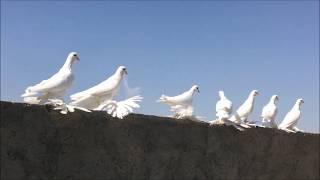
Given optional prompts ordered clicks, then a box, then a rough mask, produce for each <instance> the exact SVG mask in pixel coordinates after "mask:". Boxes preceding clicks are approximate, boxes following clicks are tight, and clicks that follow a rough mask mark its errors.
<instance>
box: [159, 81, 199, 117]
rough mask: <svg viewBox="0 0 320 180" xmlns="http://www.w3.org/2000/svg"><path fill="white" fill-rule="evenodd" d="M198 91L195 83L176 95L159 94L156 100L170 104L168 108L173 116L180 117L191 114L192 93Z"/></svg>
mask: <svg viewBox="0 0 320 180" xmlns="http://www.w3.org/2000/svg"><path fill="white" fill-rule="evenodd" d="M195 92H199V87H198V86H197V85H194V86H192V87H191V88H190V89H189V90H188V91H186V92H184V93H182V94H180V95H177V96H173V97H170V96H166V95H161V97H160V98H159V100H158V102H162V103H165V104H167V105H169V106H170V110H171V111H172V112H173V113H174V115H173V117H175V118H178V119H181V118H186V117H191V116H193V107H192V102H193V95H194V94H195Z"/></svg>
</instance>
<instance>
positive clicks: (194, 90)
mask: <svg viewBox="0 0 320 180" xmlns="http://www.w3.org/2000/svg"><path fill="white" fill-rule="evenodd" d="M191 90H192V92H193V93H195V92H198V93H200V90H199V86H197V85H193V86H192V88H191Z"/></svg>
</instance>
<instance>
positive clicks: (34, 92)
mask: <svg viewBox="0 0 320 180" xmlns="http://www.w3.org/2000/svg"><path fill="white" fill-rule="evenodd" d="M75 60H79V57H78V55H77V53H75V52H71V53H69V55H68V57H67V59H66V61H65V63H64V65H63V66H62V67H61V69H60V70H59V71H58V72H57V73H56V74H54V75H53V76H52V77H50V78H49V79H47V80H43V81H41V82H40V83H39V84H36V85H34V86H30V87H28V88H27V89H26V90H25V93H24V94H22V95H21V97H23V98H24V101H25V102H27V103H31V104H43V103H46V102H49V101H48V99H63V96H64V94H65V92H66V91H67V90H68V89H69V88H70V87H71V86H72V83H73V81H74V75H73V73H72V65H73V63H74V62H75Z"/></svg>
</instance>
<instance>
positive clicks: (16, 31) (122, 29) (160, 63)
mask: <svg viewBox="0 0 320 180" xmlns="http://www.w3.org/2000/svg"><path fill="white" fill-rule="evenodd" d="M70 51H76V52H78V53H79V56H80V58H81V61H80V62H79V63H77V64H76V65H75V66H74V71H75V75H76V81H75V84H74V87H73V88H72V89H71V90H70V91H69V92H68V94H67V95H70V94H71V93H74V92H77V91H80V90H84V89H86V88H88V87H90V86H92V85H95V84H97V83H99V82H101V81H102V80H105V79H106V78H107V77H108V76H109V75H110V74H111V73H113V72H114V70H115V69H116V67H117V66H119V65H125V66H127V68H128V71H129V76H128V78H127V79H128V82H129V85H130V86H131V87H140V88H141V95H142V96H143V97H144V98H145V99H144V101H143V102H142V104H141V105H142V107H141V109H140V110H139V111H138V112H139V113H145V114H154V115H168V114H169V108H168V107H166V106H165V105H162V104H159V103H156V102H155V101H156V100H157V99H158V97H159V96H160V95H161V94H162V93H165V94H168V95H176V94H178V93H180V92H183V91H185V90H186V89H189V88H190V87H191V86H192V85H193V84H198V85H199V86H200V90H201V93H200V94H198V95H197V96H196V97H195V99H194V106H195V111H196V114H197V115H200V116H205V117H207V118H208V119H213V118H214V117H215V112H214V108H215V103H216V101H217V100H218V90H220V89H223V90H224V91H225V93H226V95H227V97H229V99H231V100H232V101H233V104H234V109H236V108H237V107H238V106H239V105H240V104H241V103H242V102H243V101H244V100H245V99H246V98H247V96H248V94H249V92H250V91H251V90H252V89H258V90H259V91H260V95H259V96H258V97H257V99H256V104H255V109H254V112H253V115H252V116H251V117H252V119H255V120H256V119H260V118H259V115H260V113H261V109H262V107H263V105H264V104H266V103H267V102H268V101H269V98H270V96H271V95H273V94H278V95H279V97H280V101H279V114H278V116H277V122H279V121H280V120H282V119H283V117H284V115H285V113H287V111H289V110H290V109H291V107H292V106H293V104H294V102H295V101H296V99H297V98H299V97H302V98H303V99H304V100H305V104H304V105H303V107H302V117H301V119H300V122H299V127H300V128H301V129H304V130H306V131H309V132H319V2H318V1H292V2H290V1H282V2H276V1H264V2H257V1H242V2H236V1H228V2H219V1H212V2H210V1H204V2H183V1H176V2H169V1H162V2H147V1H140V2H114V1H106V2H104V1H94V2H85V1H77V2H72V1H60V2H59V1H56V2H49V1H46V2H37V1H30V2H22V1H16V2H8V1H1V100H9V101H22V100H21V98H20V95H21V94H22V93H23V92H24V89H25V88H26V87H27V86H29V85H32V84H35V83H37V82H40V81H41V80H43V79H45V78H48V77H49V76H51V75H52V74H53V73H55V72H56V71H57V70H58V68H59V67H60V66H61V65H62V64H63V63H64V60H65V58H66V56H67V54H68V53H69V52H70ZM120 97H121V95H120ZM66 99H68V96H67V98H66Z"/></svg>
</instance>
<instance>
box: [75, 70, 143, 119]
mask: <svg viewBox="0 0 320 180" xmlns="http://www.w3.org/2000/svg"><path fill="white" fill-rule="evenodd" d="M126 74H128V73H127V69H126V67H125V66H120V67H118V69H117V70H116V72H115V73H114V74H113V75H112V76H111V77H109V78H108V79H107V80H105V81H103V82H101V83H100V84H98V85H96V86H94V87H91V88H89V89H87V90H85V91H82V92H78V93H75V94H73V95H71V96H70V98H71V103H70V105H72V106H75V107H82V108H86V109H90V110H105V111H107V113H108V114H111V115H112V116H114V117H118V118H123V117H124V116H126V115H128V114H129V113H131V112H133V108H139V105H138V104H137V102H139V101H141V99H142V97H141V96H134V97H131V98H129V99H127V100H124V101H120V102H117V101H115V100H113V98H114V97H115V96H116V95H117V94H118V92H119V88H120V84H121V81H122V79H123V78H124V76H125V75H126Z"/></svg>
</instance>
